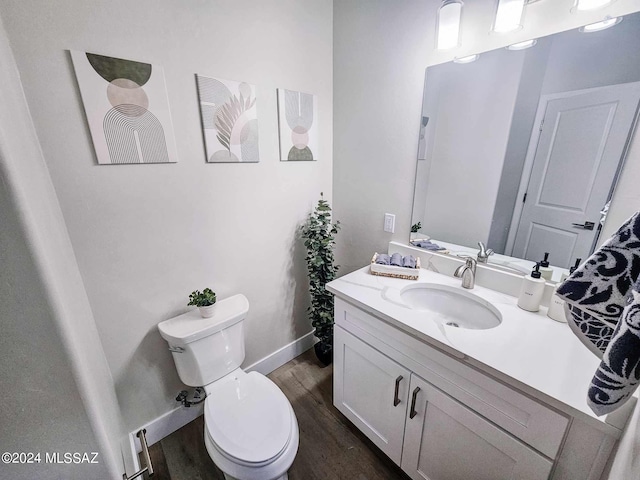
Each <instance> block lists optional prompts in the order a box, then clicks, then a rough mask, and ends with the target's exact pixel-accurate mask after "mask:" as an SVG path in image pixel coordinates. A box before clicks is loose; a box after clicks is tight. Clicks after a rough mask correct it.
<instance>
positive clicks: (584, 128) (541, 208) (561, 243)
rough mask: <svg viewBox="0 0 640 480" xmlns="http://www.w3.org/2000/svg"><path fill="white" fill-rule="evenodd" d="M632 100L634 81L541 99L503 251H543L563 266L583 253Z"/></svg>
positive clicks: (628, 127)
mask: <svg viewBox="0 0 640 480" xmlns="http://www.w3.org/2000/svg"><path fill="white" fill-rule="evenodd" d="M639 100H640V82H636V83H628V84H622V85H610V86H606V87H599V88H593V89H588V90H581V91H575V92H564V93H560V94H553V95H545V96H543V97H542V98H541V100H540V104H539V107H538V113H537V121H536V122H535V126H534V130H533V132H532V134H531V140H530V142H529V146H530V147H529V153H528V157H527V160H526V162H525V168H524V173H523V177H522V180H521V185H520V192H519V198H521V199H522V203H520V204H518V205H516V211H515V212H514V216H513V222H512V225H511V229H510V234H509V240H508V242H507V248H506V253H507V254H508V255H512V256H515V257H518V258H525V259H527V260H538V259H540V258H542V256H543V254H544V251H551V252H553V259H552V261H553V264H554V265H558V266H561V267H565V268H566V267H568V266H569V264H570V263H572V262H573V259H574V258H586V257H588V256H589V254H590V252H591V251H592V249H593V246H594V242H595V240H596V236H597V233H598V227H599V220H600V211H601V210H602V208H603V207H604V205H605V203H606V202H607V200H608V198H609V195H610V193H611V191H612V186H613V183H614V180H615V177H616V173H617V171H618V168H619V166H620V163H621V159H622V157H623V154H624V150H625V146H626V144H627V141H628V139H629V136H630V134H631V131H632V128H633V123H634V117H635V113H636V109H637V107H638V101H639Z"/></svg>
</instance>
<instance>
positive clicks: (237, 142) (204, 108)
mask: <svg viewBox="0 0 640 480" xmlns="http://www.w3.org/2000/svg"><path fill="white" fill-rule="evenodd" d="M196 84H197V88H198V97H199V101H200V117H201V120H202V130H203V136H204V144H205V150H206V155H207V162H209V163H229V162H231V163H236V162H238V163H239V162H242V163H255V162H259V161H260V155H259V148H258V113H257V108H256V87H255V85H250V84H248V83H246V82H236V81H233V80H222V79H219V78H210V77H204V76H202V75H196Z"/></svg>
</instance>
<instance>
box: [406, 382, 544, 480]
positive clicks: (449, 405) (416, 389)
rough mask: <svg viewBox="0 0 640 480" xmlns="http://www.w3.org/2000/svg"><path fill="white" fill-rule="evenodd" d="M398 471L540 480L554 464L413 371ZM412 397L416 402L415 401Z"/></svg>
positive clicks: (438, 478)
mask: <svg viewBox="0 0 640 480" xmlns="http://www.w3.org/2000/svg"><path fill="white" fill-rule="evenodd" d="M410 398H411V400H410V402H411V403H410V406H409V409H410V411H409V414H408V415H407V419H406V423H405V434H404V449H403V452H402V464H401V466H402V469H403V470H404V471H405V472H406V473H408V474H409V476H410V477H411V478H413V479H415V480H452V479H474V480H497V479H505V480H506V479H509V480H521V479H530V480H544V479H546V478H548V477H549V473H550V472H551V467H552V466H553V463H552V462H551V461H550V460H548V459H546V458H544V457H543V456H542V455H540V454H538V453H536V452H535V451H534V450H532V449H531V448H529V447H527V446H526V445H524V444H523V443H522V442H520V441H518V440H517V439H515V438H514V437H512V436H510V435H509V434H507V433H505V432H504V431H503V430H501V429H499V428H498V427H496V426H495V425H493V424H492V423H491V422H489V421H487V420H486V419H484V418H483V417H481V416H480V415H478V414H477V413H476V412H474V411H473V410H471V409H469V408H467V407H465V406H464V405H462V404H461V403H460V402H458V401H456V400H455V399H453V398H451V397H450V396H448V395H447V394H445V393H443V392H441V391H440V390H438V389H437V388H435V387H434V386H433V385H431V384H430V383H428V382H426V381H424V380H422V379H421V378H420V377H418V376H417V375H412V376H411V397H410ZM414 399H415V400H414Z"/></svg>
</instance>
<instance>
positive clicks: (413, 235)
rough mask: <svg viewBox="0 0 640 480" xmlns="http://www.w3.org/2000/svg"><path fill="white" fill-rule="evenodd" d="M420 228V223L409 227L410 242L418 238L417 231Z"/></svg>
mask: <svg viewBox="0 0 640 480" xmlns="http://www.w3.org/2000/svg"><path fill="white" fill-rule="evenodd" d="M421 228H422V223H421V222H418V223H414V224H413V225H411V235H410V236H411V240H414V239H415V238H418V237H419V234H418V231H419V230H420V229H421Z"/></svg>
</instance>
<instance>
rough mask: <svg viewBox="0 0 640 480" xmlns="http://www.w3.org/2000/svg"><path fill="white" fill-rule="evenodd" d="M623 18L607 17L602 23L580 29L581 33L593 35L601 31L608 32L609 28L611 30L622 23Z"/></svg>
mask: <svg viewBox="0 0 640 480" xmlns="http://www.w3.org/2000/svg"><path fill="white" fill-rule="evenodd" d="M622 18H623V17H607V18H605V19H604V20H603V21H601V22H596V23H592V24H590V25H585V26H584V27H580V31H581V32H582V33H593V32H600V31H601V30H606V29H607V28H611V27H613V26H615V25H617V24H619V23H620V22H621V21H622Z"/></svg>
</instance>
